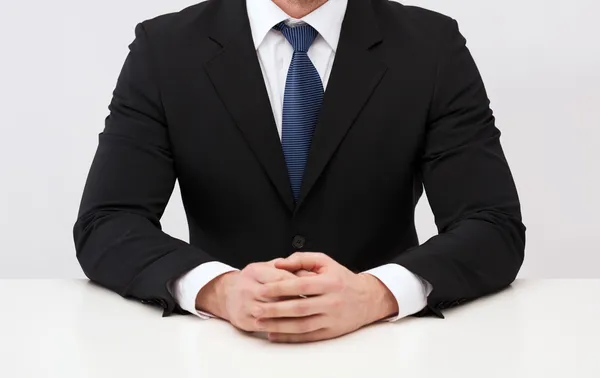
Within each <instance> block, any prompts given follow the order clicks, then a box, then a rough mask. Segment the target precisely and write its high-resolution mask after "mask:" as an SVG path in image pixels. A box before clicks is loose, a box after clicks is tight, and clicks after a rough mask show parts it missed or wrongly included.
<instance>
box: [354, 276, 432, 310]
mask: <svg viewBox="0 0 600 378" xmlns="http://www.w3.org/2000/svg"><path fill="white" fill-rule="evenodd" d="M365 273H368V274H370V275H372V276H375V277H377V278H378V279H379V280H380V281H381V282H382V283H383V284H384V285H385V286H386V287H387V288H388V289H389V290H390V291H391V292H392V294H393V295H394V297H395V298H396V301H398V309H399V310H400V311H399V312H398V315H396V316H394V317H391V318H388V319H385V320H386V321H389V322H395V321H397V320H400V319H402V318H405V317H407V316H410V315H413V314H416V313H417V312H419V311H421V310H422V309H424V308H425V306H427V297H429V294H431V291H432V289H433V288H432V286H431V284H430V283H429V282H427V281H425V280H424V279H422V278H421V277H419V276H417V275H416V274H414V273H412V272H411V271H409V270H408V269H406V268H405V267H403V266H401V265H398V264H387V265H382V266H379V267H377V268H374V269H371V270H368V271H366V272H365Z"/></svg>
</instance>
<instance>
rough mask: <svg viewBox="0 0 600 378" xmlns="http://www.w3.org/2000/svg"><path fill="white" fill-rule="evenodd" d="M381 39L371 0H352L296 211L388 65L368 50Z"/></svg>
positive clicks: (349, 4)
mask: <svg viewBox="0 0 600 378" xmlns="http://www.w3.org/2000/svg"><path fill="white" fill-rule="evenodd" d="M380 41H381V35H380V32H379V29H378V26H377V22H376V19H375V15H374V12H373V8H372V5H371V1H370V0H350V1H349V2H348V9H347V11H346V16H345V18H344V23H343V25H342V32H341V35H340V42H339V45H338V48H337V51H336V57H335V62H334V64H333V69H332V72H331V76H330V79H329V83H328V85H327V89H326V92H325V97H324V100H323V107H322V109H321V115H320V118H319V122H318V124H317V128H316V130H315V135H314V137H313V141H312V146H311V150H310V154H309V157H308V162H307V165H306V169H305V171H304V178H303V182H302V189H301V191H300V198H299V200H298V205H297V206H296V210H297V209H298V208H299V206H300V205H301V204H302V202H303V201H304V199H305V198H306V197H307V195H308V194H309V192H310V190H311V189H312V188H313V186H314V185H315V183H316V182H317V180H318V178H319V176H320V175H321V173H322V172H323V170H324V169H325V167H326V165H327V163H328V162H329V161H330V159H331V157H332V156H333V154H334V153H335V151H336V150H337V148H338V146H339V145H340V143H341V142H342V140H343V139H344V137H345V136H346V134H347V133H348V130H349V129H350V127H351V126H352V124H353V122H354V120H355V119H356V118H357V116H358V114H359V113H360V111H361V109H362V108H363V107H364V105H365V104H366V102H367V101H368V99H369V98H370V96H371V94H372V93H373V91H374V89H375V88H376V87H377V85H378V84H379V82H380V81H381V79H382V77H383V75H384V73H385V71H386V67H385V65H384V64H383V63H382V62H381V61H379V60H378V59H377V58H376V57H375V56H374V55H373V54H372V53H371V52H370V51H369V49H370V48H371V47H373V46H374V45H376V44H377V43H378V42H380Z"/></svg>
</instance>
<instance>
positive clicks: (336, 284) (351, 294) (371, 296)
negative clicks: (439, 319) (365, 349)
mask: <svg viewBox="0 0 600 378" xmlns="http://www.w3.org/2000/svg"><path fill="white" fill-rule="evenodd" d="M275 267H277V268H279V269H285V270H287V271H290V272H298V271H301V270H306V271H309V272H314V273H316V275H313V276H310V275H307V276H305V277H300V278H297V279H294V280H279V281H274V282H270V283H266V284H265V285H263V286H262V287H261V288H260V291H259V296H260V297H261V298H267V299H275V300H276V299H277V298H282V297H288V298H295V299H290V300H286V301H278V302H268V301H262V302H260V303H257V306H256V307H255V308H254V309H253V310H252V315H253V316H254V317H255V318H257V321H256V328H257V329H259V330H261V331H264V332H268V334H269V340H271V341H275V342H290V343H296V342H309V341H318V340H325V339H331V338H335V337H339V336H342V335H345V334H347V333H350V332H353V331H356V330H357V329H359V328H361V327H363V326H365V325H367V324H370V323H373V322H375V321H377V320H380V319H383V318H385V317H387V316H390V315H392V314H394V313H397V312H398V304H397V302H396V299H395V298H394V296H393V295H392V293H391V292H390V291H389V290H388V289H387V287H385V285H383V283H381V282H380V281H379V280H378V279H377V278H375V277H374V276H371V275H369V274H355V273H353V272H351V271H349V270H348V269H346V268H345V267H344V266H342V265H340V264H339V263H337V262H336V261H334V260H333V259H331V258H330V257H328V256H327V255H325V254H322V253H295V254H293V255H292V256H290V257H289V258H287V259H284V260H278V261H276V262H275ZM300 295H305V296H309V297H308V298H305V299H302V298H298V296H300Z"/></svg>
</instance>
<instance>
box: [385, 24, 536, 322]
mask: <svg viewBox="0 0 600 378" xmlns="http://www.w3.org/2000/svg"><path fill="white" fill-rule="evenodd" d="M489 105H490V102H489V100H488V97H487V94H486V91H485V88H484V85H483V82H482V79H481V76H480V74H479V71H478V69H477V67H476V65H475V62H474V61H473V58H472V56H471V54H470V52H469V50H468V49H467V47H466V41H465V39H464V38H463V36H462V35H461V34H460V32H459V30H458V25H457V24H456V22H455V21H453V22H452V25H451V27H450V30H447V33H446V34H445V37H444V41H443V43H442V46H441V47H440V58H439V61H438V69H437V78H436V85H435V90H434V95H433V99H432V103H431V108H430V114H429V120H428V125H427V127H428V129H427V135H426V142H425V147H424V150H423V155H422V160H421V174H422V180H423V184H424V187H425V190H426V193H427V197H428V199H429V203H430V205H431V208H432V210H433V212H434V215H435V221H436V225H437V227H438V231H439V234H438V235H437V236H435V237H433V238H432V239H430V240H429V241H427V242H426V243H424V244H423V245H421V246H419V247H416V248H413V249H411V250H408V251H403V252H402V253H400V254H399V255H398V256H397V257H396V258H395V259H394V261H393V262H394V263H397V264H400V265H402V266H404V267H406V268H407V269H409V270H410V271H411V272H413V273H415V274H417V275H418V276H420V277H422V278H423V279H425V280H426V281H428V282H429V283H431V285H432V286H433V291H432V293H431V295H430V296H429V298H428V307H427V309H426V312H434V313H436V314H437V315H438V316H442V314H441V311H440V310H441V309H444V308H448V307H452V306H455V305H458V304H461V303H463V302H465V301H468V300H472V299H475V298H478V297H481V296H483V295H486V294H489V293H492V292H495V291H498V290H500V289H502V288H504V287H507V286H508V285H510V284H511V283H512V282H513V281H514V279H515V278H516V275H517V273H518V271H519V269H520V267H521V265H522V263H523V258H524V248H525V227H524V226H523V224H522V222H521V211H520V204H519V199H518V196H517V191H516V188H515V184H514V182H513V178H512V175H511V172H510V169H509V167H508V164H507V161H506V159H505V156H504V153H503V151H502V147H501V145H500V131H499V130H498V129H497V128H496V126H495V120H494V116H493V114H492V110H491V109H490V106H489Z"/></svg>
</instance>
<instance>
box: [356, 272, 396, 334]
mask: <svg viewBox="0 0 600 378" xmlns="http://www.w3.org/2000/svg"><path fill="white" fill-rule="evenodd" d="M361 275H362V276H363V277H364V278H365V280H366V281H367V288H368V289H367V290H368V292H369V299H370V303H369V309H370V311H369V315H368V323H374V322H377V321H379V320H382V319H386V318H389V317H391V316H394V315H396V314H398V311H399V309H398V300H397V299H396V297H395V296H394V294H393V293H392V292H391V291H390V290H389V289H388V287H387V286H385V285H384V284H383V282H381V281H380V280H379V279H378V278H377V277H375V276H373V275H371V274H368V273H363V274H361Z"/></svg>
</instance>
